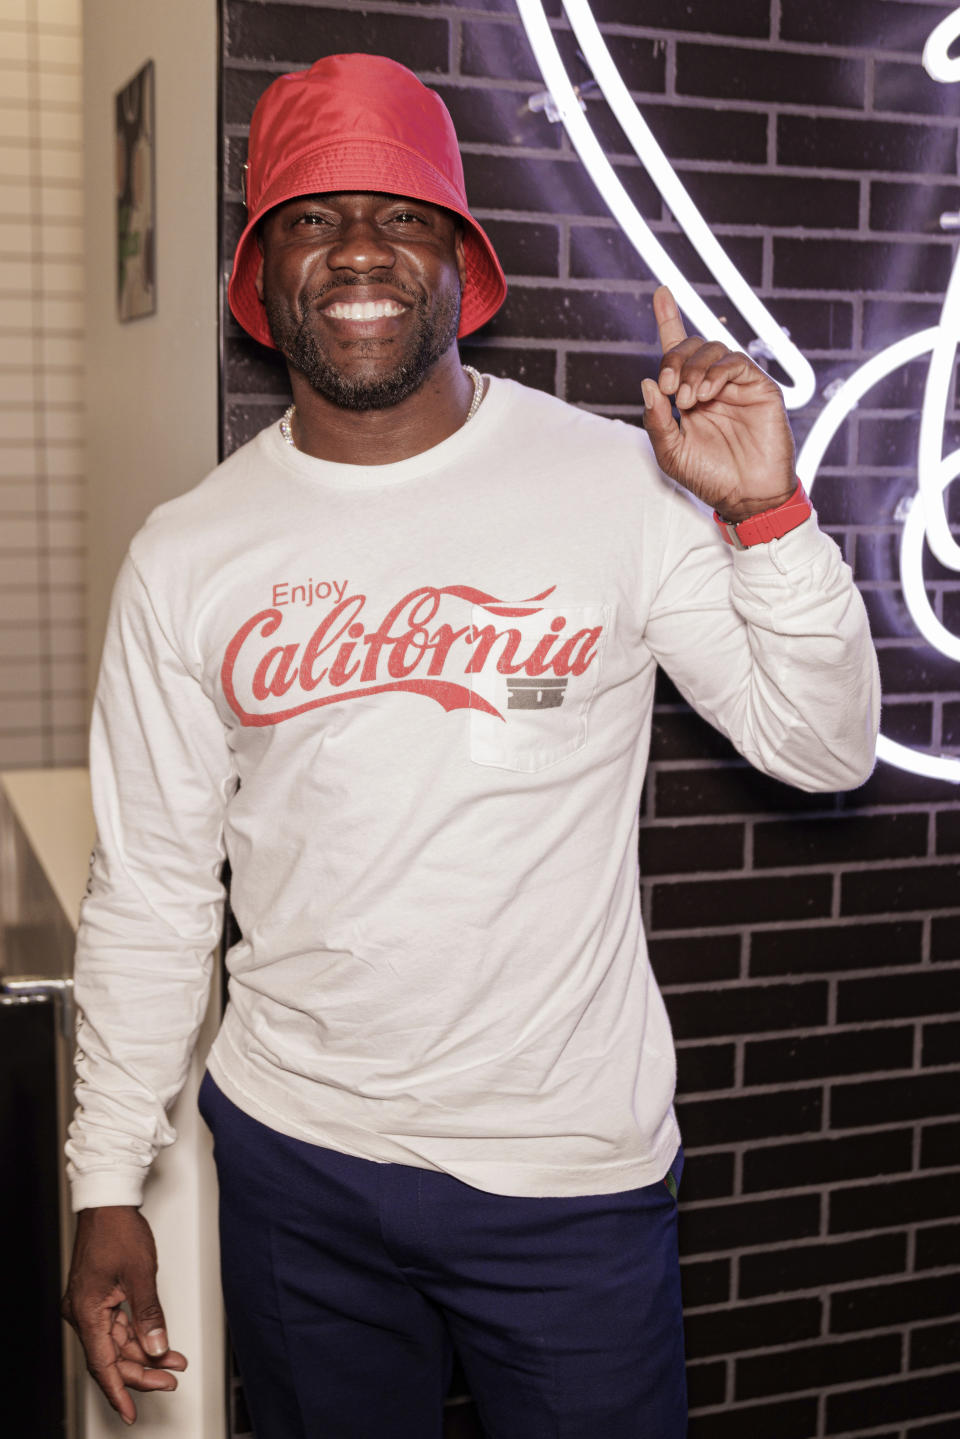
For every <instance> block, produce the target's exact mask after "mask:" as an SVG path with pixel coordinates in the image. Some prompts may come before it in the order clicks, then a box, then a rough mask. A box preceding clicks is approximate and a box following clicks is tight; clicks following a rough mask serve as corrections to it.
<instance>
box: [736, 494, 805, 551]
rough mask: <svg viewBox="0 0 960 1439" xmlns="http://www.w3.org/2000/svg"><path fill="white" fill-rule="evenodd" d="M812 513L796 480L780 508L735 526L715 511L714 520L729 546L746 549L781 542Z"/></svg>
mask: <svg viewBox="0 0 960 1439" xmlns="http://www.w3.org/2000/svg"><path fill="white" fill-rule="evenodd" d="M812 513H813V506H812V505H811V503H810V501H809V499H808V498H807V494H806V491H805V490H804V488H803V485H802V484H801V483H800V481H799V480H798V481H797V488H796V489H795V490H794V492H793V494H792V495H791V496H790V498H789V499H788V500H784V502H783V504H782V505H774V507H773V508H772V509H769V510H761V511H760V513H759V514H756V515H750V516H749V518H748V519H745V520H740V521H739V523H737V524H734V523H732V522H731V521H729V520H725V519H723V518H722V517H721V516H720V515H718V514H717V512H716V510H714V512H713V518H714V520H715V521H716V522H717V525H718V526H719V527H720V533H721V534H722V535H723V538H724V539H725V540H726V542H727V544H728V545H732V546H733V548H734V549H735V550H749V549H750V548H751V547H752V546H753V545H765V544H767V543H768V542H769V541H770V540H779V539H782V538H783V536H784V535H788V534H789V533H790V531H791V530H795V529H796V528H797V526H798V525H802V524H803V522H804V520H807V519H809V518H810V516H811V514H812Z"/></svg>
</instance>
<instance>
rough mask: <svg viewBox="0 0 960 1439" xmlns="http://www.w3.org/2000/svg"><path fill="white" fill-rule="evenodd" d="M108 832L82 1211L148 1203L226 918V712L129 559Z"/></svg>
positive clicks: (79, 1186) (98, 799) (97, 924)
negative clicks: (147, 1188) (150, 1175)
mask: <svg viewBox="0 0 960 1439" xmlns="http://www.w3.org/2000/svg"><path fill="white" fill-rule="evenodd" d="M90 772H91V784H92V789H93V802H94V812H95V817H96V823H97V843H96V847H95V849H94V852H93V856H92V860H91V873H90V882H89V885H88V888H87V895H86V898H85V900H84V903H83V907H82V910H81V918H80V928H79V932H78V938H77V953H76V966H75V983H76V998H77V1003H78V1008H79V1011H80V1022H79V1026H78V1032H77V1057H76V1069H77V1086H76V1100H77V1107H76V1112H75V1116H74V1120H73V1123H72V1124H71V1126H70V1133H69V1138H68V1141H67V1159H68V1173H69V1176H70V1180H71V1184H72V1188H73V1204H74V1208H75V1209H83V1208H88V1207H92V1206H96V1205H103V1204H138V1203H139V1202H140V1199H141V1193H142V1187H143V1182H144V1179H145V1177H146V1173H147V1170H148V1168H149V1166H150V1164H151V1162H152V1160H153V1158H154V1156H155V1155H156V1153H157V1151H158V1150H159V1149H160V1148H161V1147H163V1146H164V1145H167V1144H170V1143H172V1141H173V1139H174V1137H175V1135H174V1131H173V1129H172V1127H171V1125H170V1122H169V1119H168V1117H167V1110H168V1108H169V1106H170V1105H171V1104H172V1103H173V1101H174V1099H175V1098H176V1096H177V1095H178V1093H179V1092H180V1090H181V1088H182V1087H183V1084H184V1081H185V1079H186V1075H187V1070H188V1067H189V1062H190V1057H191V1054H192V1051H193V1047H194V1044H195V1042H196V1037H197V1033H198V1030H199V1028H200V1025H201V1022H202V1020H203V1016H204V1012H205V1009H206V1003H207V997H208V994H209V989H210V978H211V973H212V966H213V954H214V950H215V948H216V945H217V943H218V940H219V936H220V930H221V924H222V916H223V887H222V884H221V880H220V871H221V867H222V863H223V813H224V807H225V804H226V800H227V797H228V796H229V794H230V793H231V792H232V789H233V788H234V786H235V780H234V774H233V766H232V759H231V754H230V750H229V747H228V745H227V743H226V738H225V732H224V728H223V725H222V723H221V721H220V718H219V716H218V714H217V712H216V710H215V708H214V706H213V704H212V702H211V701H210V699H209V698H208V697H207V695H206V694H205V693H204V692H203V690H202V688H201V685H200V677H199V672H197V673H194V672H192V671H191V668H190V666H189V665H188V664H186V663H185V662H184V660H183V659H182V658H181V656H180V655H179V654H178V653H177V651H176V649H175V647H174V645H173V644H172V643H171V640H170V638H169V636H168V635H167V634H166V633H165V631H164V628H163V626H162V625H161V623H160V621H159V620H158V617H157V614H156V612H155V610H154V608H153V606H152V604H151V601H150V596H149V594H148V593H147V589H146V587H145V586H144V584H143V582H142V580H141V578H140V576H139V574H138V573H137V570H136V568H135V566H134V564H133V562H132V560H131V559H130V558H129V557H128V558H127V560H126V561H125V563H124V566H123V568H122V570H121V572H120V575H119V578H118V580H117V584H116V587H115V590H114V596H113V602H112V606H111V612H110V618H109V621H108V626H107V635H106V640H105V645H104V654H103V661H102V664H101V671H100V680H99V683H98V687H97V694H96V700H95V703H94V712H93V720H92V727H91V738H90Z"/></svg>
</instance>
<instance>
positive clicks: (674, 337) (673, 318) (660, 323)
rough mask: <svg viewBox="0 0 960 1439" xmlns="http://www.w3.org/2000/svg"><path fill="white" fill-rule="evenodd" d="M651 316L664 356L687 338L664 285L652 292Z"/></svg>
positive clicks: (672, 299)
mask: <svg viewBox="0 0 960 1439" xmlns="http://www.w3.org/2000/svg"><path fill="white" fill-rule="evenodd" d="M653 314H654V319H655V320H656V322H657V329H658V330H659V332H660V348H661V349H662V351H663V353H664V354H667V352H668V351H670V350H672V349H673V348H674V346H676V345H679V344H680V342H681V341H682V340H685V339H686V338H687V332H686V330H685V329H684V327H683V321H682V320H681V318H680V311H679V310H678V309H677V302H676V300H675V299H674V298H673V295H672V294H671V292H670V290H668V289H667V287H666V285H660V286H659V288H658V289H656V290H654V292H653Z"/></svg>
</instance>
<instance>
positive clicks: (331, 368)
mask: <svg viewBox="0 0 960 1439" xmlns="http://www.w3.org/2000/svg"><path fill="white" fill-rule="evenodd" d="M364 288H366V287H364ZM264 308H265V310H266V317H267V323H268V325H269V326H270V334H271V336H272V338H273V343H274V344H275V345H276V347H277V349H278V350H279V351H280V353H281V354H282V355H283V357H284V359H285V360H286V361H287V363H288V364H290V365H292V366H293V368H294V369H296V370H299V371H300V373H301V374H302V375H303V376H304V378H305V379H306V380H307V382H308V383H309V384H310V386H311V388H312V389H314V390H316V391H317V393H318V394H320V395H323V396H324V398H325V399H327V400H330V402H331V403H332V404H334V405H336V406H338V408H340V409H342V410H386V409H389V408H390V406H391V405H398V404H400V402H401V401H402V400H405V399H406V398H407V397H408V395H412V394H413V393H414V392H415V391H416V390H418V389H419V388H420V386H421V385H422V384H423V382H424V380H425V379H426V377H427V374H428V373H429V371H430V370H431V369H432V368H433V366H434V365H435V364H436V362H437V360H439V359H440V357H441V355H445V354H446V352H447V350H448V349H449V348H450V346H451V345H452V344H454V342H455V341H456V338H457V330H458V328H459V325H460V296H459V294H457V295H456V296H453V295H449V296H445V297H443V298H442V299H441V300H440V302H439V304H438V306H437V309H436V311H435V312H434V314H433V315H432V316H431V315H430V313H429V311H428V307H427V301H426V299H425V298H424V297H423V296H417V297H416V298H415V300H414V309H415V311H416V320H415V333H414V340H415V343H414V347H413V350H412V352H411V353H410V354H408V355H407V356H406V357H405V358H403V359H401V360H400V361H399V362H398V363H397V364H396V365H395V367H394V368H393V369H392V370H391V371H389V372H388V373H386V374H382V375H380V376H379V377H378V378H376V379H372V380H351V379H349V378H348V377H347V376H346V375H344V373H343V372H342V371H341V370H339V369H337V367H336V365H335V364H334V363H333V362H332V361H331V359H330V357H329V355H328V354H327V352H326V351H325V350H324V349H323V347H322V346H321V344H320V342H319V340H318V338H317V336H316V334H314V333H313V331H312V330H311V329H310V328H309V322H310V310H309V309H308V311H307V314H306V315H304V317H303V319H302V320H301V321H300V322H299V323H298V322H297V321H296V320H295V319H294V317H293V316H292V315H291V314H290V313H289V311H288V310H287V309H285V308H284V307H283V305H282V304H281V303H278V302H277V301H276V300H275V299H274V298H273V297H272V296H269V295H265V296H264ZM351 343H352V344H353V345H363V344H364V343H365V342H364V341H363V340H355V341H352V342H351Z"/></svg>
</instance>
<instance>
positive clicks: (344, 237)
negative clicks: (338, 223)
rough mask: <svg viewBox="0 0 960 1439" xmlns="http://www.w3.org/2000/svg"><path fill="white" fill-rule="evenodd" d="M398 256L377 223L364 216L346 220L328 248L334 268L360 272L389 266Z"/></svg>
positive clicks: (329, 262)
mask: <svg viewBox="0 0 960 1439" xmlns="http://www.w3.org/2000/svg"><path fill="white" fill-rule="evenodd" d="M395 258H396V257H395V255H394V252H393V249H392V247H391V246H390V245H389V244H387V242H386V240H384V238H383V236H382V235H381V234H380V232H379V230H378V229H377V226H376V225H374V224H373V223H372V222H371V221H369V220H363V219H354V220H351V221H348V222H345V223H344V225H343V227H342V228H341V230H340V234H339V235H338V236H337V239H336V241H335V242H334V244H333V245H331V246H330V249H329V250H328V251H327V264H328V265H329V267H330V269H331V270H356V271H358V273H360V274H365V273H366V271H368V270H379V269H383V268H390V267H391V266H392V265H393V263H394V260H395Z"/></svg>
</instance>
